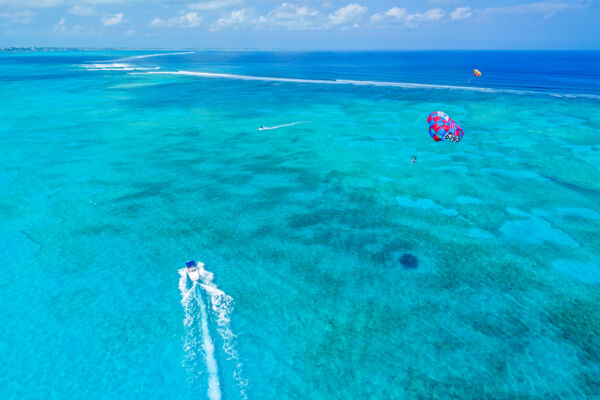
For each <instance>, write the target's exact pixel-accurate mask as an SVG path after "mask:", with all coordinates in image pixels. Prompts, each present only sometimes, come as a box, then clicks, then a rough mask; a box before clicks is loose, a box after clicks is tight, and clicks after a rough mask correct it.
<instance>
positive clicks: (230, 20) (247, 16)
mask: <svg viewBox="0 0 600 400" xmlns="http://www.w3.org/2000/svg"><path fill="white" fill-rule="evenodd" d="M253 21H254V10H252V9H251V8H242V9H239V10H233V11H232V12H231V13H230V14H229V15H228V16H226V17H222V18H219V19H218V20H217V21H216V22H215V23H214V24H212V25H211V27H210V30H211V31H218V30H219V29H222V28H239V27H242V26H244V25H248V24H250V23H252V22H253Z"/></svg>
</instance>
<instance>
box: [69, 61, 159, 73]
mask: <svg viewBox="0 0 600 400" xmlns="http://www.w3.org/2000/svg"><path fill="white" fill-rule="evenodd" d="M81 66H82V67H83V68H85V69H87V70H88V71H148V70H157V69H160V67H152V68H151V67H136V66H134V65H132V64H127V63H96V64H81Z"/></svg>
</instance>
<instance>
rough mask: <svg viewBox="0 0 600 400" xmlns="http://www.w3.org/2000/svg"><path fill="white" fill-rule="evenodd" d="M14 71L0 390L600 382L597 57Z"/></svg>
mask: <svg viewBox="0 0 600 400" xmlns="http://www.w3.org/2000/svg"><path fill="white" fill-rule="evenodd" d="M473 68H478V69H479V70H481V72H482V73H483V76H482V77H481V78H473V76H472V74H471V71H472V70H473ZM0 72H1V73H0V98H2V102H1V104H2V106H1V108H0V149H1V156H0V171H1V173H0V187H1V189H0V259H1V260H2V275H1V277H0V304H1V305H2V306H1V307H0V361H1V363H0V393H1V395H0V397H2V398H3V399H61V400H63V399H86V400H92V399H119V400H124V399H173V400H177V399H182V400H183V399H209V400H219V399H242V400H246V399H249V400H253V399H261V400H262V399H278V400H279V399H280V400H285V399H310V400H319V399H328V400H331V399H386V400H388V399H528V400H530V399H561V400H562V399H595V398H600V334H599V333H600V236H599V233H598V232H599V228H600V180H599V177H600V173H599V168H600V53H599V52H458V51H457V52H439V51H436V52H362V53H352V52H340V53H325V52H319V53H291V52H287V53H286V52H279V53H265V52H251V51H200V50H199V51H183V50H181V51H134V50H132V51H114V50H95V51H83V50H71V51H53V52H49V51H30V52H14V51H2V52H0ZM438 110H442V111H444V112H446V113H448V114H449V115H450V116H451V117H452V118H453V119H454V120H455V121H456V122H457V123H458V124H459V125H460V126H461V127H462V129H463V130H464V132H465V136H464V138H463V139H462V141H461V142H460V143H449V142H441V143H437V142H434V141H433V140H432V139H431V138H430V136H429V134H428V125H427V121H426V120H427V116H428V115H429V114H430V113H431V112H433V111H438ZM261 126H262V127H266V128H274V129H265V130H259V129H258V128H259V127H261ZM415 157H416V159H417V161H416V162H414V163H411V161H412V160H413V158H415ZM189 259H194V260H197V261H202V262H204V263H205V266H204V268H203V269H202V270H201V279H200V280H199V281H198V283H197V284H194V285H192V283H191V282H190V281H189V279H187V278H186V274H185V271H184V270H183V269H182V268H183V266H184V265H185V262H186V261H187V260H189Z"/></svg>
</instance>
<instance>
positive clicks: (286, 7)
mask: <svg viewBox="0 0 600 400" xmlns="http://www.w3.org/2000/svg"><path fill="white" fill-rule="evenodd" d="M318 16H319V12H318V11H317V10H314V9H312V8H309V7H306V6H297V5H295V4H291V3H283V4H281V5H280V6H279V7H277V8H276V9H274V10H271V11H270V12H269V13H268V14H267V15H265V16H262V17H260V18H259V19H258V21H257V22H258V23H260V24H262V25H268V26H272V27H285V28H288V29H291V30H304V29H315V28H319V27H320V24H319V21H318V20H317V18H318Z"/></svg>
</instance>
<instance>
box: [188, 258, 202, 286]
mask: <svg viewBox="0 0 600 400" xmlns="http://www.w3.org/2000/svg"><path fill="white" fill-rule="evenodd" d="M202 267H204V264H203V263H201V262H198V263H196V261H193V260H192V261H188V262H186V263H185V269H186V271H187V274H188V276H189V277H190V280H191V281H192V282H196V281H197V280H198V279H200V268H202Z"/></svg>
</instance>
